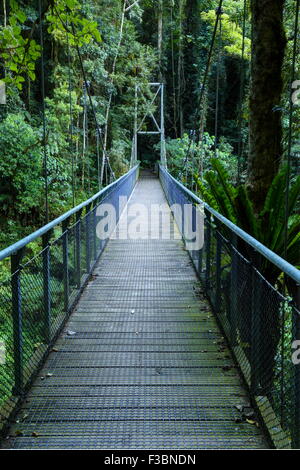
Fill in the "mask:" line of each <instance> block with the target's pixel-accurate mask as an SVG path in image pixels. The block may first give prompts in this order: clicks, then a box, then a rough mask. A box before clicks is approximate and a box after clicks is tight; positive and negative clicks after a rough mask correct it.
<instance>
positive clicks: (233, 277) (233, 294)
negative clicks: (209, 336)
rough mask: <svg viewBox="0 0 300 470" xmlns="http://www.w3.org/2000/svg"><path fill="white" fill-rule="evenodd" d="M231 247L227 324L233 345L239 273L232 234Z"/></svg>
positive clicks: (235, 241)
mask: <svg viewBox="0 0 300 470" xmlns="http://www.w3.org/2000/svg"><path fill="white" fill-rule="evenodd" d="M231 243H232V248H231V271H230V293H229V298H230V306H229V324H230V335H231V342H232V345H233V346H234V345H235V342H236V334H237V324H236V321H237V313H238V312H237V309H238V285H239V273H238V257H237V256H238V255H237V252H236V247H237V237H236V235H235V234H233V240H232V242H231Z"/></svg>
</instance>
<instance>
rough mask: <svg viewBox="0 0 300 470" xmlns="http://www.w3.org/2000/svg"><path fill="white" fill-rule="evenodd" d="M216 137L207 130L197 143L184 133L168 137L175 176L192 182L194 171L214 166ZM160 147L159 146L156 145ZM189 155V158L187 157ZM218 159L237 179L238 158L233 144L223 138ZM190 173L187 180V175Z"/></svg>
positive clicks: (170, 165)
mask: <svg viewBox="0 0 300 470" xmlns="http://www.w3.org/2000/svg"><path fill="white" fill-rule="evenodd" d="M214 143H215V139H214V137H212V136H210V135H209V134H208V133H207V132H205V133H204V136H203V139H202V141H201V142H199V143H196V142H195V141H193V140H192V139H190V138H189V136H188V135H187V134H184V136H183V137H182V138H178V139H167V140H166V151H167V160H168V168H169V171H170V172H171V173H172V175H173V176H174V177H175V178H178V179H180V180H182V181H183V183H185V184H189V183H190V178H192V177H193V175H194V173H197V174H198V173H199V172H200V171H207V170H210V169H211V168H212V166H211V161H212V158H213V157H215V155H216V153H215V148H214ZM156 148H157V149H159V146H157V147H156ZM187 155H188V158H186V157H187ZM217 156H218V160H219V161H220V162H222V164H223V166H224V168H225V169H226V171H227V173H228V174H229V176H230V180H235V178H236V174H237V158H236V156H235V155H234V154H233V148H232V146H231V145H230V144H229V143H228V142H227V141H226V139H225V138H221V139H220V142H219V144H218V146H217ZM187 174H188V175H189V177H188V181H186V175H187Z"/></svg>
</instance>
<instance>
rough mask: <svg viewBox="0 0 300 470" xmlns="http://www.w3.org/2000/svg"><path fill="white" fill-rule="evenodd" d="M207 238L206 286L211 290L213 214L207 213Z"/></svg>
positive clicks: (207, 289)
mask: <svg viewBox="0 0 300 470" xmlns="http://www.w3.org/2000/svg"><path fill="white" fill-rule="evenodd" d="M206 232H207V233H206V240H205V250H206V265H205V288H206V291H209V288H210V281H209V278H210V246H211V215H210V213H208V214H207V218H206Z"/></svg>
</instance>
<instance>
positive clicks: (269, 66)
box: [248, 0, 286, 212]
mask: <svg viewBox="0 0 300 470" xmlns="http://www.w3.org/2000/svg"><path fill="white" fill-rule="evenodd" d="M283 5H284V0H251V10H252V63H251V90H250V149H249V165H248V186H249V191H250V195H251V198H252V200H253V203H254V207H255V211H256V212H258V211H260V210H261V208H262V206H263V203H264V200H265V197H266V194H267V191H268V189H269V187H270V184H271V182H272V180H273V178H274V176H275V175H276V173H277V171H278V168H279V164H280V159H281V155H282V146H281V139H282V124H281V111H280V108H279V107H280V103H281V93H282V86H283V83H282V76H281V70H282V65H283V59H284V51H285V45H286V39H285V34H284V29H283Z"/></svg>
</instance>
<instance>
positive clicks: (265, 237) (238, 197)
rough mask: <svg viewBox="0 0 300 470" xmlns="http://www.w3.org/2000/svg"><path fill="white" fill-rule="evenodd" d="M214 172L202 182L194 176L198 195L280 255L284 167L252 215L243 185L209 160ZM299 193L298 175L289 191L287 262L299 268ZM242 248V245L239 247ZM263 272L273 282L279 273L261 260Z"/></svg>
mask: <svg viewBox="0 0 300 470" xmlns="http://www.w3.org/2000/svg"><path fill="white" fill-rule="evenodd" d="M211 164H212V168H213V171H208V172H207V173H205V182H203V181H201V180H200V179H199V177H197V176H196V182H197V186H198V189H199V194H200V196H201V197H202V198H203V199H204V200H206V202H207V203H208V204H210V205H211V206H212V207H213V208H214V209H216V210H217V211H219V212H220V213H221V214H223V215H224V216H225V217H227V218H228V219H229V220H231V221H232V222H234V223H235V224H237V225H238V226H239V227H240V228H242V229H243V230H245V231H246V232H247V233H249V234H250V235H252V236H253V237H254V238H256V239H257V240H259V241H260V242H261V243H262V244H264V245H265V246H267V247H268V248H270V249H271V250H272V251H274V252H275V253H277V254H278V255H279V256H284V240H285V192H286V177H287V171H288V170H287V167H286V166H284V167H282V168H281V170H280V171H279V173H278V174H277V175H276V177H275V178H274V180H273V182H272V185H271V187H270V189H269V191H268V194H267V197H266V200H265V204H264V208H263V210H262V211H261V213H259V214H255V213H254V210H253V206H252V203H251V200H250V198H249V195H248V192H247V188H246V186H245V185H240V186H238V187H237V188H236V187H234V186H233V185H232V184H231V183H229V176H228V174H227V172H226V170H225V168H224V167H223V165H222V163H221V162H220V161H218V160H217V159H212V160H211ZM299 196H300V176H298V178H296V180H295V181H294V182H293V183H292V185H291V187H290V190H289V208H288V220H289V223H288V237H287V261H288V262H290V263H291V264H293V265H294V266H296V267H298V268H299V267H300V260H299V253H300V215H299V213H296V212H295V207H296V204H297V200H298V199H299ZM242 249H243V247H242ZM261 269H262V271H263V273H264V274H265V275H266V276H267V277H268V278H269V279H270V280H271V281H274V280H276V279H277V277H278V276H279V275H280V272H279V271H278V269H277V268H276V267H275V266H274V265H271V264H270V263H267V262H266V263H264V265H263V266H262V268H261Z"/></svg>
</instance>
